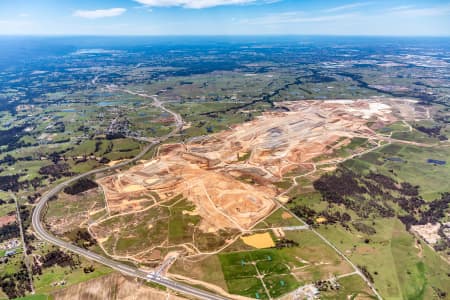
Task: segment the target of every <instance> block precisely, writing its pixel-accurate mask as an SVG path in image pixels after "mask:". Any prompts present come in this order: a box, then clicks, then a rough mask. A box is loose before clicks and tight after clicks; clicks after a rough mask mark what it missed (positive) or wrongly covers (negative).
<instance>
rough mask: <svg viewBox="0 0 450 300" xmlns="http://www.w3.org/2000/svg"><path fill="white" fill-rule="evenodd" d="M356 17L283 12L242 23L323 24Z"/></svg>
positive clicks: (350, 15)
mask: <svg viewBox="0 0 450 300" xmlns="http://www.w3.org/2000/svg"><path fill="white" fill-rule="evenodd" d="M355 17H357V15H356V14H338V15H325V16H323V15H322V16H321V15H317V16H310V15H306V14H305V13H303V12H285V13H279V14H271V15H267V16H264V17H262V18H254V19H247V20H244V21H243V22H242V23H246V24H252V25H275V24H288V23H325V22H333V21H338V20H343V19H351V18H355Z"/></svg>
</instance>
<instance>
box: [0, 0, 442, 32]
mask: <svg viewBox="0 0 450 300" xmlns="http://www.w3.org/2000/svg"><path fill="white" fill-rule="evenodd" d="M0 34H3V35H4V34H7V35H16V34H26V35H235V34H240V35H245V34H248V35H258V34H270V35H274V34H303V35H316V34H320V35H406V36H417V35H425V36H450V0H446V1H442V0H441V1H439V0H428V1H404V0H390V1H388V0H368V1H364V0H361V1H348V0H347V1H346V0H0Z"/></svg>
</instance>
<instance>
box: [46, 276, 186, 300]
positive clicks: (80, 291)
mask: <svg viewBox="0 0 450 300" xmlns="http://www.w3.org/2000/svg"><path fill="white" fill-rule="evenodd" d="M52 296H53V299H55V300H103V299H108V300H140V299H147V300H160V299H168V300H181V299H185V298H182V297H179V296H175V295H173V294H168V293H167V292H165V291H160V290H157V289H154V288H151V287H148V286H145V285H144V284H142V283H138V282H136V281H135V280H134V279H128V278H125V277H124V276H122V275H120V274H115V273H114V274H111V275H107V276H102V277H100V278H96V279H92V280H89V281H86V282H82V283H79V284H76V285H72V286H70V287H68V288H65V289H63V290H59V291H57V292H55V293H54V294H53V295H52Z"/></svg>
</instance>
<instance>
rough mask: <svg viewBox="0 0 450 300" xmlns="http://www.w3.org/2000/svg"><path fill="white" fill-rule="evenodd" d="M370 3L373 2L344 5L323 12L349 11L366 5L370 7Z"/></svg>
mask: <svg viewBox="0 0 450 300" xmlns="http://www.w3.org/2000/svg"><path fill="white" fill-rule="evenodd" d="M372 3H373V2H355V3H350V4H346V5H341V6H336V7H333V8H329V9H327V10H325V12H337V11H342V10H351V9H354V8H359V7H363V6H368V5H371V4H372Z"/></svg>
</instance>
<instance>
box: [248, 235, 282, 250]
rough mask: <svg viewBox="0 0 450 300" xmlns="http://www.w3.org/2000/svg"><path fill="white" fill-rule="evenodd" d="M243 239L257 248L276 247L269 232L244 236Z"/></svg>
mask: <svg viewBox="0 0 450 300" xmlns="http://www.w3.org/2000/svg"><path fill="white" fill-rule="evenodd" d="M241 239H242V240H243V241H244V243H246V244H247V245H249V246H252V247H255V248H257V249H264V248H272V247H275V243H274V242H273V240H272V237H271V236H270V234H269V233H268V232H266V233H257V234H252V235H249V236H243V237H241Z"/></svg>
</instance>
